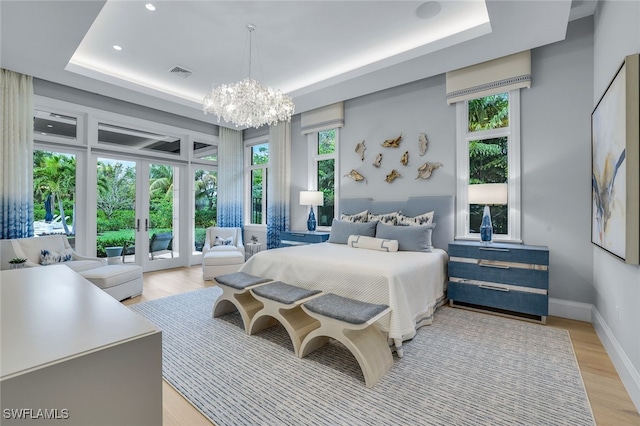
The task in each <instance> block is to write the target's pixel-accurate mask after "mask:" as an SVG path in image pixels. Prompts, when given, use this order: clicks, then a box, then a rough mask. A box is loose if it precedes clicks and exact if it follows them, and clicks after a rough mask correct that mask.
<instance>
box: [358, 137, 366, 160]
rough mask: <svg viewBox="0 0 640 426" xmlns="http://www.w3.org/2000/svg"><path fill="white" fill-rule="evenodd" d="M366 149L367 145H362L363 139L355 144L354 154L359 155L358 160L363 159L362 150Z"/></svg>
mask: <svg viewBox="0 0 640 426" xmlns="http://www.w3.org/2000/svg"><path fill="white" fill-rule="evenodd" d="M366 149H367V147H366V146H364V140H363V141H362V142H360V143H359V144H356V154H358V155H359V156H360V161H364V152H365V151H366Z"/></svg>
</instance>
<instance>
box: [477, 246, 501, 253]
mask: <svg viewBox="0 0 640 426" xmlns="http://www.w3.org/2000/svg"><path fill="white" fill-rule="evenodd" d="M478 249H479V250H485V251H503V252H508V251H509V249H506V248H496V247H478Z"/></svg>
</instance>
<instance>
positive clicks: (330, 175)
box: [308, 129, 338, 227]
mask: <svg viewBox="0 0 640 426" xmlns="http://www.w3.org/2000/svg"><path fill="white" fill-rule="evenodd" d="M308 138H309V139H308V140H309V152H310V167H309V189H311V190H317V191H322V192H323V194H324V204H323V205H322V206H318V214H317V215H316V217H317V221H318V226H325V227H327V226H331V222H332V221H333V218H334V216H335V207H336V206H335V204H336V203H335V199H336V170H337V165H336V152H337V149H338V129H328V130H321V131H319V132H313V133H310V134H309V136H308Z"/></svg>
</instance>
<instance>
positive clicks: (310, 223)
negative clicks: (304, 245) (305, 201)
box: [307, 206, 318, 232]
mask: <svg viewBox="0 0 640 426" xmlns="http://www.w3.org/2000/svg"><path fill="white" fill-rule="evenodd" d="M317 223H318V222H316V215H315V214H313V206H311V208H310V209H309V218H308V219H307V230H309V232H313V231H315V230H316V225H317Z"/></svg>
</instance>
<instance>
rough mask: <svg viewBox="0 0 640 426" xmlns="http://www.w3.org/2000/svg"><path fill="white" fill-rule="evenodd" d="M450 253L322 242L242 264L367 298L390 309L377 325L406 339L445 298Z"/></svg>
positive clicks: (270, 274) (394, 336)
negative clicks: (359, 247) (391, 250)
mask: <svg viewBox="0 0 640 426" xmlns="http://www.w3.org/2000/svg"><path fill="white" fill-rule="evenodd" d="M447 261H448V255H447V253H446V252H445V251H444V250H440V249H436V248H434V249H433V252H432V253H422V252H408V251H398V252H391V253H387V252H381V251H375V250H364V249H357V248H352V247H349V246H347V245H346V244H333V243H320V244H310V245H304V246H294V247H285V248H279V249H273V250H266V251H262V252H260V253H257V254H255V255H254V256H252V257H251V258H250V259H249V260H248V261H247V262H246V263H245V264H244V265H243V266H242V268H241V269H240V270H241V271H243V272H246V273H248V274H251V275H256V276H261V277H265V278H271V279H274V280H279V281H283V282H285V283H288V284H292V285H296V286H299V287H304V288H309V289H319V290H322V291H324V292H326V293H335V294H338V295H340V296H344V297H350V298H353V299H357V300H362V301H366V302H370V303H377V304H385V305H389V306H390V307H391V308H392V312H391V314H390V315H388V316H387V317H386V318H385V320H383V321H382V322H380V323H379V324H378V325H379V326H380V328H381V329H382V330H383V331H385V332H388V337H389V338H391V339H401V340H406V339H410V338H412V337H413V336H414V335H415V332H416V329H417V328H418V327H420V326H422V325H425V324H430V323H431V317H432V315H433V312H434V310H435V308H436V307H437V306H438V304H439V303H440V302H441V301H442V300H443V299H444V290H445V285H446V278H447V272H446V271H447Z"/></svg>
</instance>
